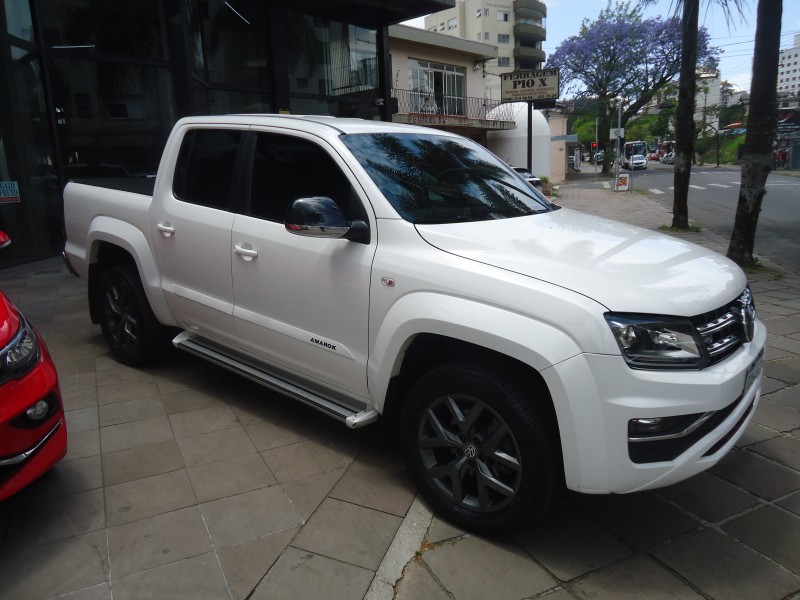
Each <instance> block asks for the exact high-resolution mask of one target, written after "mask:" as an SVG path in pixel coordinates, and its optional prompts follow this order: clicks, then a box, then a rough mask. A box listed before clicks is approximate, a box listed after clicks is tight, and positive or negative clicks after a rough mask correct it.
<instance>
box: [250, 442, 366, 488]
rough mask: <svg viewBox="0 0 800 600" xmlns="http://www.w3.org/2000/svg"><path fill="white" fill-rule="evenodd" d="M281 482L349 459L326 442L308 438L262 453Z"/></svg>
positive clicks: (298, 477) (336, 467) (341, 463)
mask: <svg viewBox="0 0 800 600" xmlns="http://www.w3.org/2000/svg"><path fill="white" fill-rule="evenodd" d="M261 456H263V457H264V460H265V461H266V462H267V466H268V467H269V469H270V471H272V473H273V474H274V475H275V477H276V478H277V479H278V481H280V482H281V483H283V482H285V481H292V480H294V479H300V478H301V477H308V476H309V475H314V474H315V473H322V472H325V471H329V470H331V469H340V468H342V467H346V466H347V465H348V464H349V462H350V461H349V459H348V458H347V457H345V456H343V455H342V454H340V453H339V452H337V451H335V450H333V449H331V448H330V447H328V446H326V445H325V444H321V443H319V442H316V441H312V440H307V441H305V442H299V443H297V444H291V445H289V446H281V447H280V448H273V449H272V450H267V451H265V452H262V453H261Z"/></svg>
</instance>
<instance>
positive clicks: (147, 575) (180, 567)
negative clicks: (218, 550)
mask: <svg viewBox="0 0 800 600" xmlns="http://www.w3.org/2000/svg"><path fill="white" fill-rule="evenodd" d="M113 585H114V600H140V599H142V598H165V599H166V598H175V599H178V598H186V599H187V600H188V599H190V598H191V600H230V594H229V593H228V588H227V586H226V585H225V578H224V577H223V575H222V570H221V569H220V566H219V563H218V562H217V558H216V556H214V553H213V552H209V553H207V554H202V555H200V556H195V557H193V558H189V559H187V560H181V561H178V562H174V563H172V564H169V565H166V566H164V567H160V568H156V569H153V570H150V571H146V572H144V573H137V574H136V575H132V576H130V577H125V578H124V579H118V580H115V581H114V584H113Z"/></svg>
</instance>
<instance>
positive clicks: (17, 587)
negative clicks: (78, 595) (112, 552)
mask: <svg viewBox="0 0 800 600" xmlns="http://www.w3.org/2000/svg"><path fill="white" fill-rule="evenodd" d="M107 557H108V552H107V550H106V532H105V531H93V532H91V533H87V534H84V535H80V536H76V537H71V538H69V539H66V540H61V541H57V542H52V543H49V544H42V545H39V546H33V547H31V548H26V549H22V550H20V551H15V552H13V553H11V554H10V555H8V556H6V557H5V558H4V559H3V560H2V561H0V581H2V593H3V597H4V598H10V599H17V598H18V599H20V600H22V599H24V600H27V599H29V598H30V599H32V598H52V597H54V596H59V595H61V594H66V593H68V592H74V591H78V590H82V589H84V588H88V587H92V586H95V585H99V584H101V583H103V582H105V581H108V560H107Z"/></svg>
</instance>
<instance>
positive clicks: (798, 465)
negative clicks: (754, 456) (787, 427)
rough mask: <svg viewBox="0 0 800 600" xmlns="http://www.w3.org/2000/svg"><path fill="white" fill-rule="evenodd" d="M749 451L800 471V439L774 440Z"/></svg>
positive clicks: (785, 438)
mask: <svg viewBox="0 0 800 600" xmlns="http://www.w3.org/2000/svg"><path fill="white" fill-rule="evenodd" d="M750 450H751V451H752V452H757V453H758V454H760V455H762V456H765V457H766V458H770V459H772V460H774V461H777V462H779V463H781V464H782V465H786V466H787V467H790V468H792V469H794V470H795V471H798V470H800V439H797V438H795V437H791V436H784V437H779V438H774V439H771V440H767V441H766V442H761V443H760V444H756V445H754V446H751V447H750Z"/></svg>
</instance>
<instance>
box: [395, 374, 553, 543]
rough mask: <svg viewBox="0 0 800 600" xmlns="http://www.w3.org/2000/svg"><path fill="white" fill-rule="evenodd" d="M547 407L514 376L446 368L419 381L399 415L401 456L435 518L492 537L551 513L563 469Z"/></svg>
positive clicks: (544, 398)
mask: <svg viewBox="0 0 800 600" xmlns="http://www.w3.org/2000/svg"><path fill="white" fill-rule="evenodd" d="M533 389H536V388H535V386H534V388H533ZM549 402H550V399H549V397H547V395H546V393H544V394H541V393H540V394H538V397H537V394H536V393H532V392H531V391H530V390H529V388H528V386H524V385H522V384H521V383H520V381H519V380H518V379H517V378H515V377H514V376H513V375H511V374H507V373H504V372H503V371H502V370H495V369H490V368H487V367H484V366H481V365H473V364H469V363H451V364H447V365H444V366H441V367H438V368H436V369H434V370H432V371H430V372H429V373H427V374H426V375H424V376H423V377H422V378H421V379H420V380H419V381H418V382H417V384H416V385H415V386H414V387H413V389H412V390H411V393H410V394H409V399H408V403H407V405H406V409H405V412H404V415H403V424H402V438H403V450H404V454H405V458H406V462H407V464H408V465H409V468H410V470H411V474H412V477H413V478H414V480H415V482H416V484H417V486H418V487H419V489H420V491H421V492H422V494H423V496H424V497H425V498H426V499H427V500H428V502H429V503H430V504H431V505H432V506H433V508H434V509H435V510H436V512H437V513H439V514H440V515H441V516H443V517H444V518H446V519H448V520H450V521H452V522H453V523H454V524H456V525H458V526H460V527H462V528H464V529H467V530H471V531H474V532H477V533H484V534H497V533H501V532H503V531H507V530H509V529H511V528H512V527H517V526H519V525H520V524H521V523H522V522H524V521H526V520H528V519H530V518H535V517H537V516H539V515H540V514H541V513H543V512H544V511H545V510H547V509H548V508H549V507H550V506H552V504H553V503H554V502H555V500H556V499H557V498H558V495H559V493H560V491H561V489H562V488H563V467H562V464H561V454H560V446H559V445H558V444H559V442H558V435H557V430H556V424H555V422H554V419H553V418H552V417H551V416H549V415H550V413H549V411H548V410H546V404H545V403H549Z"/></svg>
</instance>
